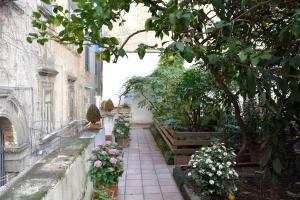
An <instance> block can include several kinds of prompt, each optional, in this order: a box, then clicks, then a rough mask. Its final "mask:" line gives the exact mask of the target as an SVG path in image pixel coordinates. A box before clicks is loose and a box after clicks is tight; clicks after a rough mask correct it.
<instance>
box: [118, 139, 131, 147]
mask: <svg viewBox="0 0 300 200" xmlns="http://www.w3.org/2000/svg"><path fill="white" fill-rule="evenodd" d="M116 142H117V143H118V145H120V146H121V147H122V148H124V147H127V146H128V144H129V138H116Z"/></svg>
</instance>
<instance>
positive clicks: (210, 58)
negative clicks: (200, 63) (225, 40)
mask: <svg viewBox="0 0 300 200" xmlns="http://www.w3.org/2000/svg"><path fill="white" fill-rule="evenodd" d="M220 60H221V58H220V56H219V55H217V54H210V55H208V61H209V63H210V64H212V65H215V64H216V63H217V62H219V61H220Z"/></svg>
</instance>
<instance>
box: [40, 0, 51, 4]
mask: <svg viewBox="0 0 300 200" xmlns="http://www.w3.org/2000/svg"><path fill="white" fill-rule="evenodd" d="M41 1H42V2H44V3H45V4H50V3H51V0H41Z"/></svg>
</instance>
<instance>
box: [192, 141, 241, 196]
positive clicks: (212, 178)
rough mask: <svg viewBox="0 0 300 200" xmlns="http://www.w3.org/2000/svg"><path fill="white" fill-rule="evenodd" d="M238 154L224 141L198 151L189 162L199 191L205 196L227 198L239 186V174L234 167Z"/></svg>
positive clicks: (193, 179)
mask: <svg viewBox="0 0 300 200" xmlns="http://www.w3.org/2000/svg"><path fill="white" fill-rule="evenodd" d="M235 158H236V155H235V153H234V152H233V150H232V149H229V148H226V147H225V146H224V144H223V143H219V142H215V143H213V145H212V146H211V147H202V148H201V149H200V150H199V151H196V153H195V154H194V155H192V158H191V160H190V162H189V165H190V166H191V169H190V171H189V173H188V176H189V177H191V179H192V181H193V183H194V185H195V186H196V187H195V188H196V190H197V192H199V193H200V194H202V195H204V196H215V197H221V198H226V197H228V195H233V194H234V193H235V192H236V190H237V188H236V186H235V181H236V180H237V179H238V174H237V172H236V171H235V169H234V166H235V164H236V162H235Z"/></svg>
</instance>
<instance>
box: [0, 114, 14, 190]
mask: <svg viewBox="0 0 300 200" xmlns="http://www.w3.org/2000/svg"><path fill="white" fill-rule="evenodd" d="M13 144H14V128H13V126H12V123H11V122H10V120H9V119H8V118H6V117H0V186H3V185H5V183H6V170H5V147H6V146H10V145H13Z"/></svg>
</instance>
